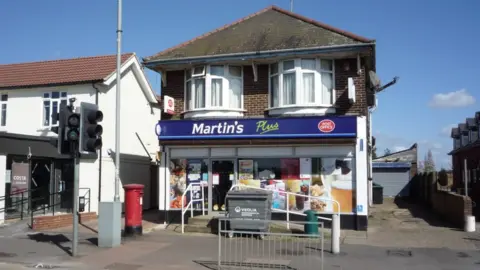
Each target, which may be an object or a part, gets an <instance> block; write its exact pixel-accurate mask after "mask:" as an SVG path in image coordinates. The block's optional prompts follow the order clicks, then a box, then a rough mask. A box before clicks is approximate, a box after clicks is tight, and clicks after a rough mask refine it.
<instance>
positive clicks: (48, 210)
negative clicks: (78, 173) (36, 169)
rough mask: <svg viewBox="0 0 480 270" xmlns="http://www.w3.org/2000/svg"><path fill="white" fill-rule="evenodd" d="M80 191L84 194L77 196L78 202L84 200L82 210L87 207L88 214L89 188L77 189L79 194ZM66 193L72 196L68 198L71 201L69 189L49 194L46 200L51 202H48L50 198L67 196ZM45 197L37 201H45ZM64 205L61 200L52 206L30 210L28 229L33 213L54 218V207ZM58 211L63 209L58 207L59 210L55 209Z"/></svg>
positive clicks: (71, 191) (31, 225) (31, 224)
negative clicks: (40, 213) (49, 214)
mask: <svg viewBox="0 0 480 270" xmlns="http://www.w3.org/2000/svg"><path fill="white" fill-rule="evenodd" d="M82 190H83V191H84V192H83V196H79V198H78V200H79V199H80V198H84V206H83V208H85V207H88V212H90V194H91V193H90V188H79V193H81V192H82ZM68 193H71V194H72V197H71V198H69V199H71V200H73V190H70V189H69V190H62V191H59V192H53V193H50V194H49V195H48V197H49V200H48V201H49V202H50V201H51V200H50V197H52V196H57V195H60V196H61V195H63V194H68ZM45 197H47V196H44V197H41V198H38V200H39V201H40V200H42V199H45ZM64 203H65V201H63V200H61V199H60V202H57V203H53V204H51V203H48V204H47V205H44V206H43V207H40V208H36V209H32V210H31V211H30V227H33V219H34V216H35V213H38V212H41V211H43V215H46V214H47V213H51V214H52V216H55V207H56V206H59V205H62V204H64ZM72 205H73V204H72ZM60 209H65V208H61V207H60V208H57V210H60ZM68 210H71V211H72V212H73V209H71V208H68V209H67V211H68ZM82 212H83V211H82Z"/></svg>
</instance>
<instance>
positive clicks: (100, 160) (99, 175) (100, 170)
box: [92, 83, 102, 202]
mask: <svg viewBox="0 0 480 270" xmlns="http://www.w3.org/2000/svg"><path fill="white" fill-rule="evenodd" d="M92 87H93V88H94V89H95V105H97V106H98V94H99V92H100V90H98V87H97V86H96V85H95V83H92ZM101 195H102V148H100V151H99V153H98V201H99V202H100V201H101V198H102V196H101Z"/></svg>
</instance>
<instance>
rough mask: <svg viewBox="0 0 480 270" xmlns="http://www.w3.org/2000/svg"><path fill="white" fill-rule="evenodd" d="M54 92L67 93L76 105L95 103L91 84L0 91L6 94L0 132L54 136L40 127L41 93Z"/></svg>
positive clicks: (41, 118) (41, 117) (41, 116)
mask: <svg viewBox="0 0 480 270" xmlns="http://www.w3.org/2000/svg"><path fill="white" fill-rule="evenodd" d="M54 91H59V92H67V95H68V97H69V98H70V97H75V98H77V104H80V103H79V102H82V101H84V102H93V103H94V102H95V89H94V88H93V87H92V85H91V84H79V85H66V86H54V87H38V88H27V89H7V90H0V92H1V93H7V94H8V103H7V106H8V107H7V123H6V126H5V127H1V128H0V130H1V131H6V132H9V133H17V134H26V135H33V136H56V134H55V133H53V132H50V128H45V127H43V126H42V120H43V93H46V92H54Z"/></svg>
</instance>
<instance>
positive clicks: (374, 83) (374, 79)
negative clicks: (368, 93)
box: [368, 70, 381, 89]
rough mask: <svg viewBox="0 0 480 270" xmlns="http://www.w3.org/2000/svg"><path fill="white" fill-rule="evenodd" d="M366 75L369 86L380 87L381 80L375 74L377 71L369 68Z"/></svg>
mask: <svg viewBox="0 0 480 270" xmlns="http://www.w3.org/2000/svg"><path fill="white" fill-rule="evenodd" d="M368 76H369V77H370V87H371V88H373V89H378V88H380V85H381V82H380V79H379V78H378V76H377V73H375V71H373V70H370V71H369V72H368Z"/></svg>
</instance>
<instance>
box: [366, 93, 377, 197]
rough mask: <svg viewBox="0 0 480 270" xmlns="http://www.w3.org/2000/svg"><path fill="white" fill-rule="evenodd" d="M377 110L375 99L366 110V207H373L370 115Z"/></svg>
mask: <svg viewBox="0 0 480 270" xmlns="http://www.w3.org/2000/svg"><path fill="white" fill-rule="evenodd" d="M376 109H377V99H376V98H375V105H373V106H372V107H370V108H368V114H367V117H368V119H367V123H368V142H369V147H368V159H367V163H368V164H367V166H368V171H367V179H368V205H369V206H372V205H373V172H372V156H373V138H372V137H373V135H372V114H373V112H374V111H375V110H376Z"/></svg>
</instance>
